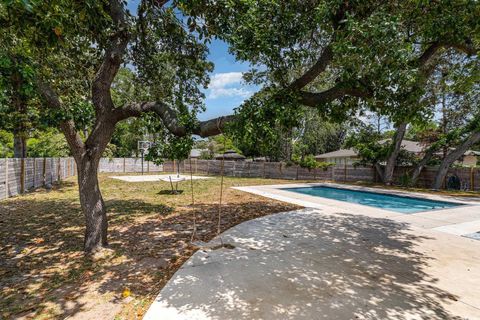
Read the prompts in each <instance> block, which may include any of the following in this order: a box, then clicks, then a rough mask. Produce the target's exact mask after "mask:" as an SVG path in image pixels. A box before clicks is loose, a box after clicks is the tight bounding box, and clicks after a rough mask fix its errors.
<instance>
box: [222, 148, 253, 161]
mask: <svg viewBox="0 0 480 320" xmlns="http://www.w3.org/2000/svg"><path fill="white" fill-rule="evenodd" d="M222 159H225V160H230V161H232V160H233V161H245V159H246V157H245V156H243V155H241V154H239V153H237V152H235V151H234V150H227V151H225V152H224V153H223V154H218V155H215V160H222Z"/></svg>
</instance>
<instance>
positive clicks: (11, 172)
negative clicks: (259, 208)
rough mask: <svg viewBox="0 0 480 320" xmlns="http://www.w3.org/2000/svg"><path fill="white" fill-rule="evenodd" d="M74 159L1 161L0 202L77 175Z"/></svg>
mask: <svg viewBox="0 0 480 320" xmlns="http://www.w3.org/2000/svg"><path fill="white" fill-rule="evenodd" d="M76 172H77V170H76V165H75V161H74V160H73V158H23V159H22V158H15V159H10V158H6V159H0V200H1V199H6V198H9V197H12V196H15V195H18V194H23V193H25V192H27V191H30V190H33V189H35V188H38V187H42V186H45V185H48V184H53V183H54V182H58V181H60V180H62V179H65V178H67V177H71V176H74V175H76Z"/></svg>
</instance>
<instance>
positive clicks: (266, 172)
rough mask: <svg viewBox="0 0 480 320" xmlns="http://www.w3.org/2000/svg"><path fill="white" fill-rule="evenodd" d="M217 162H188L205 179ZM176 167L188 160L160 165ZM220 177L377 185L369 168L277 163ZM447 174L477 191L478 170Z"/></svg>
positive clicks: (398, 174) (424, 182)
mask: <svg viewBox="0 0 480 320" xmlns="http://www.w3.org/2000/svg"><path fill="white" fill-rule="evenodd" d="M221 163H222V161H221V160H197V159H193V160H192V172H193V173H194V174H195V173H198V174H206V175H219V174H220V173H221ZM177 166H179V170H180V172H184V173H187V172H188V173H189V172H190V163H189V160H186V161H182V162H177V161H166V162H165V163H164V164H163V168H164V171H165V172H175V171H176V170H177ZM411 169H412V168H409V167H397V168H396V169H395V173H394V180H395V183H396V184H401V183H402V177H403V176H405V174H406V173H407V172H408V171H409V170H411ZM436 172H437V169H436V168H434V167H429V168H425V169H424V170H423V171H422V173H421V175H420V177H419V179H418V182H417V186H418V187H422V188H430V187H431V185H432V183H433V179H434V178H435V174H436ZM224 174H225V175H226V176H231V177H250V178H269V179H287V180H316V181H332V182H367V183H375V182H379V177H378V175H377V173H376V170H375V169H374V168H373V167H372V166H365V167H363V166H359V167H354V166H348V165H347V166H344V165H342V166H335V167H328V168H326V169H321V168H319V169H312V170H308V169H305V168H301V167H299V166H287V165H286V164H285V163H281V162H248V161H225V162H224ZM449 174H456V175H457V176H458V177H459V178H460V181H461V182H462V188H463V189H466V190H477V191H478V190H480V168H466V167H465V168H451V169H450V170H449Z"/></svg>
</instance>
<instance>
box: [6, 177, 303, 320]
mask: <svg viewBox="0 0 480 320" xmlns="http://www.w3.org/2000/svg"><path fill="white" fill-rule="evenodd" d="M285 182H287V181H283V180H267V179H242V178H225V180H224V197H223V206H222V210H221V212H222V223H221V229H222V231H223V230H226V229H228V228H230V227H232V226H234V225H236V224H238V223H240V222H242V221H245V220H249V219H252V218H256V217H260V216H264V215H268V214H272V213H276V212H282V211H288V210H293V209H296V208H297V207H295V206H294V205H290V204H286V203H281V202H278V201H273V200H270V199H267V198H263V197H259V196H255V195H252V194H249V193H244V192H241V191H236V190H233V189H230V188H229V187H231V186H242V185H258V184H273V183H275V184H277V183H285ZM193 183H194V190H195V206H193V207H192V206H191V191H190V182H189V181H186V182H182V183H181V184H180V187H179V189H183V193H181V194H179V195H171V194H169V192H168V190H170V185H169V184H168V183H165V182H143V183H127V182H123V181H119V180H114V179H111V178H109V175H106V174H105V175H100V185H101V187H102V191H103V195H104V199H105V201H106V204H107V207H108V213H109V222H110V225H109V239H110V247H111V249H112V253H111V254H110V255H106V256H105V257H103V258H101V259H98V260H95V261H93V260H91V259H88V258H85V257H84V255H83V230H84V229H83V227H84V219H83V215H82V213H81V210H80V204H79V200H78V190H77V185H76V178H70V179H68V180H66V181H64V182H63V183H62V184H61V185H60V186H57V187H55V188H54V190H52V191H50V192H47V191H45V190H38V191H36V192H33V193H31V194H28V195H25V196H21V197H16V198H11V199H9V200H5V201H1V202H0V232H1V234H2V237H1V238H0V241H1V242H0V290H1V296H0V319H3V318H4V319H10V318H25V319H31V318H34V319H52V318H58V319H65V318H68V319H80V318H81V319H108V318H115V319H138V318H140V317H141V315H142V314H143V313H144V312H145V311H146V310H147V308H148V306H149V305H150V302H151V301H152V300H153V299H154V297H155V296H156V295H157V294H158V292H159V291H160V289H161V288H162V287H163V286H164V284H165V283H166V281H167V280H168V279H169V278H170V277H171V276H172V275H173V273H174V272H175V271H176V270H177V269H178V268H179V267H180V266H181V265H182V263H183V262H184V261H185V260H186V259H188V257H190V256H191V255H192V254H193V253H194V252H195V250H196V249H197V248H195V247H194V246H193V245H191V244H190V237H191V232H192V217H193V213H194V212H196V214H197V221H198V222H197V223H198V238H199V239H200V240H203V241H207V240H209V239H211V238H212V237H214V236H215V235H216V228H217V213H218V206H217V204H218V201H219V191H220V178H219V177H215V178H211V179H207V180H194V182H193Z"/></svg>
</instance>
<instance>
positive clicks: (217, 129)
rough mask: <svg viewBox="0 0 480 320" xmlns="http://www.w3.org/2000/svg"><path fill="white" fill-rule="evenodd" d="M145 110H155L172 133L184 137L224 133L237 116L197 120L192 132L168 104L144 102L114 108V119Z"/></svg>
mask: <svg viewBox="0 0 480 320" xmlns="http://www.w3.org/2000/svg"><path fill="white" fill-rule="evenodd" d="M145 112H155V113H156V114H157V115H158V116H159V117H160V119H161V120H162V122H163V124H164V126H165V127H166V128H167V130H168V131H170V132H171V133H172V134H174V135H176V136H179V137H183V136H185V135H187V134H189V133H191V134H196V135H199V136H201V137H210V136H214V135H217V134H221V133H223V130H224V128H225V125H226V124H227V123H228V122H231V121H233V120H234V118H235V116H233V115H230V116H224V117H218V118H214V119H210V120H206V121H200V122H197V124H196V125H195V127H194V128H193V130H192V132H188V131H187V128H185V126H183V125H182V124H180V123H179V121H178V113H177V112H176V111H175V110H174V109H173V108H171V107H170V106H169V105H168V104H166V103H163V102H142V103H135V104H131V105H128V106H126V107H124V108H118V109H114V119H115V121H116V122H118V121H121V120H124V119H127V118H130V117H139V116H140V115H141V114H143V113H145Z"/></svg>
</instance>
